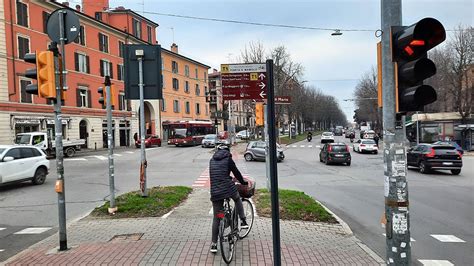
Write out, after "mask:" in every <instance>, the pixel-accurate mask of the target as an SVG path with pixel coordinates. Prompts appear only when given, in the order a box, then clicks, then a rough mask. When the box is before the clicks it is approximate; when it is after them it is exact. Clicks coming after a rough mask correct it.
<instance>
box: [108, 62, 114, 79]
mask: <svg viewBox="0 0 474 266" xmlns="http://www.w3.org/2000/svg"><path fill="white" fill-rule="evenodd" d="M109 69H110V78H111V79H113V78H114V68H113V64H112V62H109Z"/></svg>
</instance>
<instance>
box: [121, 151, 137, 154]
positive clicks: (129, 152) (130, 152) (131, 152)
mask: <svg viewBox="0 0 474 266" xmlns="http://www.w3.org/2000/svg"><path fill="white" fill-rule="evenodd" d="M124 153H128V154H134V153H135V152H133V151H126V152H124Z"/></svg>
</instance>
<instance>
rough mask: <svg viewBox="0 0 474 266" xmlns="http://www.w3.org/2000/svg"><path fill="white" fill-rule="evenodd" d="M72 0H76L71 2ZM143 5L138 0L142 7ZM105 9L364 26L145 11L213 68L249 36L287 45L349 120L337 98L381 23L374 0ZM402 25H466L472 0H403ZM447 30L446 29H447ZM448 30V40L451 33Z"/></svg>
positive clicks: (172, 0) (201, 2) (366, 59)
mask: <svg viewBox="0 0 474 266" xmlns="http://www.w3.org/2000/svg"><path fill="white" fill-rule="evenodd" d="M70 2H73V3H77V2H79V0H75V1H70ZM143 3H144V5H143ZM110 6H111V7H112V8H114V7H117V6H124V7H126V8H130V9H132V10H135V11H137V12H138V13H140V12H141V11H142V10H145V11H147V12H159V13H167V14H177V15H187V16H199V17H208V18H219V19H230V20H239V21H251V22H260V23H272V24H287V25H296V26H310V27H320V28H339V29H341V30H344V29H368V30H371V31H369V32H344V31H343V35H342V36H331V31H318V30H302V29H287V28H272V27H262V26H252V25H241V24H230V23H222V22H211V21H201V20H191V19H184V18H176V17H168V16H161V15H153V14H144V15H145V16H146V17H148V18H149V19H151V20H153V21H155V22H157V23H158V24H159V25H160V26H159V27H158V35H157V36H158V42H159V43H160V44H161V45H162V46H163V47H165V48H167V49H169V47H170V45H171V43H173V31H172V30H171V29H170V28H174V42H175V43H177V44H178V46H179V51H180V53H181V54H183V55H185V56H189V57H191V58H193V59H195V60H198V61H200V62H203V63H205V64H207V65H209V66H211V67H212V68H216V69H219V66H220V64H222V63H227V62H230V61H232V62H234V61H235V59H236V57H237V56H238V55H240V51H241V50H242V49H243V48H244V47H245V45H246V44H248V43H249V42H250V41H260V42H261V43H262V44H263V45H264V46H265V47H266V48H268V49H270V48H273V47H275V46H278V45H284V46H286V47H287V49H288V51H289V52H290V54H291V56H292V58H293V60H294V61H296V62H299V63H301V64H302V65H303V66H304V68H305V71H304V76H303V78H302V79H303V80H307V81H308V83H309V84H311V85H314V86H315V87H318V88H320V89H321V90H322V91H324V92H325V93H326V94H330V95H333V96H335V97H336V98H337V99H338V100H339V102H340V105H341V108H342V109H343V111H344V112H345V113H346V115H347V117H348V119H350V120H352V115H353V110H354V106H353V103H351V102H346V101H343V99H349V98H353V97H352V94H353V91H354V87H355V85H356V83H357V80H358V79H359V78H360V77H361V75H362V74H363V73H364V72H367V71H369V70H370V68H371V66H373V65H375V64H376V42H378V41H379V38H376V37H375V35H374V32H375V30H377V29H379V28H380V0H346V1H340V0H327V1H319V0H306V1H297V0H296V1H293V0H286V1H283V0H273V1H270V0H257V1H255V0H253V1H243V0H239V1H237V0H220V1H216V0H215V1H211V0H187V1H186V0H110ZM402 7H403V10H402V11H403V24H404V25H409V24H412V23H414V22H416V21H418V20H419V19H421V18H424V17H434V18H436V19H438V20H439V21H440V22H441V23H442V24H443V25H444V26H445V28H446V29H453V28H454V27H456V26H457V25H459V24H463V25H471V26H472V25H473V24H474V23H473V14H474V6H473V0H445V1H440V0H404V1H402ZM451 33H452V32H451ZM451 33H450V32H448V38H449V35H450V34H451Z"/></svg>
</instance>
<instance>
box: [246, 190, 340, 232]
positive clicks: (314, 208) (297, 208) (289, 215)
mask: <svg viewBox="0 0 474 266" xmlns="http://www.w3.org/2000/svg"><path fill="white" fill-rule="evenodd" d="M278 196H279V203H280V219H282V220H298V221H307V222H324V223H331V224H336V223H338V222H337V220H336V218H334V217H333V216H332V215H331V213H329V212H328V211H327V210H326V209H325V208H324V207H323V206H321V204H319V203H318V202H316V201H315V200H314V199H313V198H311V197H310V196H308V195H306V194H305V193H304V192H300V191H295V190H287V189H279V190H278ZM254 201H255V204H256V208H257V213H258V215H260V216H262V217H268V218H271V217H272V216H271V215H272V208H271V198H270V192H269V191H268V190H267V189H258V190H257V191H256V193H255V196H254Z"/></svg>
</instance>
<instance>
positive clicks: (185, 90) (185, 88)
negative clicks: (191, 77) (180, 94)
mask: <svg viewBox="0 0 474 266" xmlns="http://www.w3.org/2000/svg"><path fill="white" fill-rule="evenodd" d="M184 92H186V93H189V82H188V81H185V82H184Z"/></svg>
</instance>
